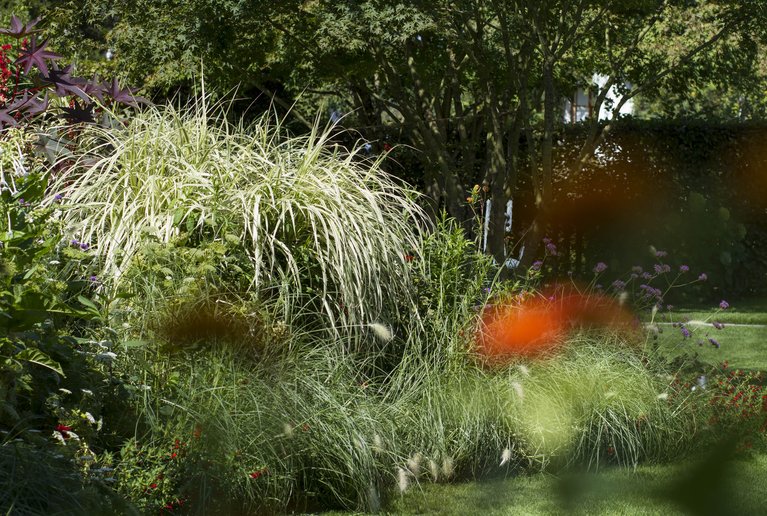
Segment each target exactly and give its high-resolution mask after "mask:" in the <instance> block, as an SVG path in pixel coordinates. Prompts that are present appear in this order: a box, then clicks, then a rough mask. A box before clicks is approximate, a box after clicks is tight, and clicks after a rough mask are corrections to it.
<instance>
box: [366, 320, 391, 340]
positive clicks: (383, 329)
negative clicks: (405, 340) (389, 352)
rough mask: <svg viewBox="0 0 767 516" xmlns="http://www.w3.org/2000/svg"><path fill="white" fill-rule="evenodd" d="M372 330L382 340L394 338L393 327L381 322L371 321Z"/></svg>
mask: <svg viewBox="0 0 767 516" xmlns="http://www.w3.org/2000/svg"><path fill="white" fill-rule="evenodd" d="M369 326H370V330H371V331H372V332H373V334H374V335H375V336H376V337H377V338H378V339H379V340H380V341H382V342H389V341H391V340H392V339H393V338H394V335H392V332H391V329H389V327H388V326H386V325H385V324H381V323H370V325H369Z"/></svg>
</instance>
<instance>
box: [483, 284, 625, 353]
mask: <svg viewBox="0 0 767 516" xmlns="http://www.w3.org/2000/svg"><path fill="white" fill-rule="evenodd" d="M634 322H635V319H634V317H633V316H632V314H631V313H630V312H629V311H628V310H626V309H625V308H623V307H622V306H621V305H620V304H619V303H618V302H617V301H616V300H615V299H613V298H612V297H609V296H605V295H602V294H581V293H579V292H577V291H571V292H566V291H565V290H563V289H562V288H560V289H559V290H557V291H556V292H554V293H553V294H552V295H550V296H541V297H538V298H534V299H527V300H524V301H521V302H519V303H517V304H509V305H495V306H488V307H486V308H485V311H484V313H483V316H482V320H481V323H480V326H479V328H478V331H477V339H476V340H477V348H478V350H479V352H480V353H481V354H483V355H484V356H485V357H486V358H488V359H490V360H503V359H509V358H512V357H514V356H524V357H536V356H540V355H543V354H546V353H547V352H550V351H553V350H555V349H556V348H557V347H558V346H560V345H561V344H562V343H563V342H564V341H565V337H566V336H567V334H568V332H570V331H573V330H575V329H582V328H588V329H604V330H611V331H612V330H616V331H620V332H625V333H629V332H631V331H633V330H634V327H635V324H634Z"/></svg>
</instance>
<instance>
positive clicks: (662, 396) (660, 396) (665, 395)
mask: <svg viewBox="0 0 767 516" xmlns="http://www.w3.org/2000/svg"><path fill="white" fill-rule="evenodd" d="M658 399H659V400H667V399H668V393H667V392H661V393H660V394H658Z"/></svg>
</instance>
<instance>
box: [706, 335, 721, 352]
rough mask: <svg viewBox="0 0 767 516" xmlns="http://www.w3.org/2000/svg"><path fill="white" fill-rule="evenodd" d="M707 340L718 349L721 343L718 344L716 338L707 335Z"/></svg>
mask: <svg viewBox="0 0 767 516" xmlns="http://www.w3.org/2000/svg"><path fill="white" fill-rule="evenodd" d="M708 341H709V342H710V343H711V345H712V346H714V347H715V348H716V349H719V348H720V347H721V345H720V344H719V341H718V340H716V339H712V338H710V337H709V339H708Z"/></svg>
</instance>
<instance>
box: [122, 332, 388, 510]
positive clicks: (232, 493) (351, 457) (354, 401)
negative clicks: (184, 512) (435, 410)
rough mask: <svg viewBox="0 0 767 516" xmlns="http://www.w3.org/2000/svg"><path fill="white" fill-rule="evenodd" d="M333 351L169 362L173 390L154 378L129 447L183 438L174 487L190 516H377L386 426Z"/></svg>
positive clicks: (346, 357)
mask: <svg viewBox="0 0 767 516" xmlns="http://www.w3.org/2000/svg"><path fill="white" fill-rule="evenodd" d="M337 349H338V346H333V345H331V344H328V345H326V346H325V347H324V349H319V347H318V346H312V347H309V348H304V349H303V351H304V352H303V353H301V354H300V355H299V354H298V353H295V354H293V355H292V356H291V358H290V359H286V358H284V357H283V358H282V359H281V360H279V361H271V362H269V361H260V362H252V363H250V364H248V363H247V362H246V361H243V360H242V356H241V355H239V354H236V353H232V352H231V349H229V348H224V349H219V350H210V349H207V350H205V351H203V352H202V353H200V354H198V355H196V356H192V355H188V356H187V359H186V360H183V361H172V362H171V364H172V368H173V370H174V375H173V376H174V377H176V378H179V379H180V380H179V383H177V384H176V385H175V386H174V387H173V388H172V389H170V388H168V386H166V385H164V384H163V381H162V379H161V378H159V377H158V378H157V381H156V384H153V385H151V388H150V389H148V390H147V391H146V392H145V394H144V396H145V403H144V405H143V408H142V409H141V411H142V417H143V418H144V419H145V420H146V421H149V423H150V426H149V428H150V429H151V431H150V433H149V434H148V435H143V436H142V435H139V436H137V440H139V441H141V442H155V443H156V446H162V445H163V442H162V440H163V439H164V440H165V446H166V447H169V445H170V443H172V439H169V438H167V436H168V435H186V436H187V439H188V440H189V442H190V447H191V448H190V450H191V452H192V453H190V455H189V456H187V457H186V463H185V466H184V468H185V469H184V473H183V474H182V475H180V477H181V478H183V479H184V481H183V482H181V483H180V484H179V486H178V489H179V492H180V493H181V494H182V495H183V496H184V497H185V498H186V499H188V500H190V501H191V502H192V505H193V506H194V507H195V509H194V510H196V511H198V512H200V513H210V511H214V512H215V511H219V512H222V513H230V514H231V513H238V514H257V513H263V512H264V511H267V512H269V511H286V510H289V509H290V508H293V509H296V508H300V509H303V510H306V509H310V508H312V507H324V508H327V507H339V508H340V507H343V508H355V509H364V510H377V509H378V508H380V504H381V502H382V499H383V498H384V497H385V487H387V486H390V485H392V484H393V482H394V480H393V479H394V474H395V469H394V466H393V465H394V464H395V463H396V462H397V461H396V460H395V459H394V457H395V456H396V455H397V451H396V448H395V443H396V439H395V438H394V425H393V422H392V420H391V413H390V411H389V410H388V409H387V407H386V406H385V405H383V404H380V403H379V402H378V399H377V397H376V396H375V395H373V394H371V393H370V392H368V391H367V390H366V389H367V388H368V387H367V386H366V385H365V384H364V383H363V381H362V380H361V378H360V377H359V375H358V370H359V367H358V366H359V363H358V362H357V361H355V360H354V359H352V355H351V354H342V353H340V352H337V351H336V350H337ZM163 369H164V370H166V369H167V366H166V367H164V368H163ZM373 388H374V387H372V386H371V387H370V389H373ZM163 407H165V408H163ZM193 429H197V430H195V432H196V436H195V437H193V438H192V437H190V436H191V435H192V433H193ZM128 467H131V466H130V465H125V466H123V469H124V468H128ZM119 470H120V467H119V466H118V471H119ZM120 487H121V488H123V486H120ZM129 487H131V486H125V487H124V488H126V489H127V488H129ZM139 487H141V486H139ZM125 494H126V495H128V496H133V497H136V496H140V495H141V494H142V493H141V491H140V490H137V491H135V492H126V493H125ZM190 507H191V506H190ZM222 508H223V509H222ZM227 511H230V512H227Z"/></svg>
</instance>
